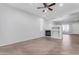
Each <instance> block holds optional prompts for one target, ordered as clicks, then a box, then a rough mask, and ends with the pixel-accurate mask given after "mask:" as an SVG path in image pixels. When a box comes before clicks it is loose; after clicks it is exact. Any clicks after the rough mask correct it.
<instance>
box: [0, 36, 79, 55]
mask: <svg viewBox="0 0 79 59" xmlns="http://www.w3.org/2000/svg"><path fill="white" fill-rule="evenodd" d="M0 54H1V55H72V54H73V55H76V54H79V35H63V39H54V38H50V37H41V38H38V39H33V40H28V41H24V42H19V43H15V44H11V45H6V46H1V47H0Z"/></svg>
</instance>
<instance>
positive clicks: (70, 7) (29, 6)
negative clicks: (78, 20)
mask: <svg viewBox="0 0 79 59" xmlns="http://www.w3.org/2000/svg"><path fill="white" fill-rule="evenodd" d="M59 4H60V3H57V4H56V5H55V6H54V7H52V8H53V9H54V11H49V10H47V12H46V13H43V12H42V10H43V9H37V7H40V6H43V5H42V3H9V4H8V5H10V6H13V7H16V8H19V9H21V10H24V11H26V12H29V13H32V14H34V15H37V16H40V17H43V18H44V19H47V20H50V19H56V18H59V17H62V16H65V15H69V14H70V13H72V12H74V11H76V10H79V3H63V6H62V7H60V6H59ZM78 15H79V14H78Z"/></svg>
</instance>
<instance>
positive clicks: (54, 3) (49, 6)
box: [48, 3, 56, 7]
mask: <svg viewBox="0 0 79 59" xmlns="http://www.w3.org/2000/svg"><path fill="white" fill-rule="evenodd" d="M53 5H56V3H52V4H50V5H49V6H48V7H51V6H53Z"/></svg>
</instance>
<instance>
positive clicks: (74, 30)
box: [71, 22, 79, 34]
mask: <svg viewBox="0 0 79 59" xmlns="http://www.w3.org/2000/svg"><path fill="white" fill-rule="evenodd" d="M71 34H79V22H77V23H73V24H72V25H71Z"/></svg>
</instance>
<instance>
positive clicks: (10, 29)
mask: <svg viewBox="0 0 79 59" xmlns="http://www.w3.org/2000/svg"><path fill="white" fill-rule="evenodd" d="M40 19H41V18H39V17H37V16H33V15H31V14H28V13H26V12H23V11H20V10H18V9H14V8H11V7H9V6H7V5H1V4H0V46H1V45H7V44H12V43H15V42H20V41H25V40H29V39H34V38H38V37H41V36H43V33H42V31H40ZM42 20H43V19H42Z"/></svg>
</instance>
